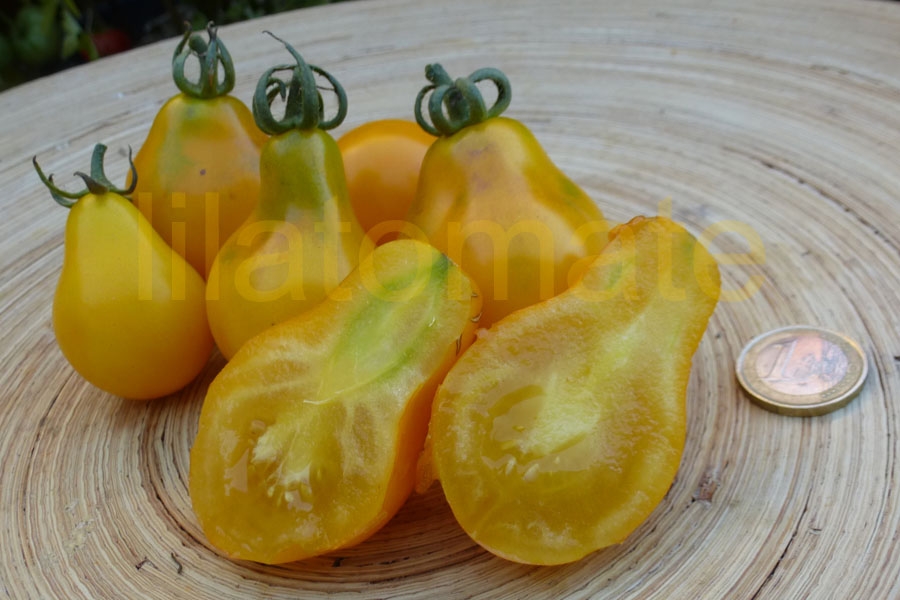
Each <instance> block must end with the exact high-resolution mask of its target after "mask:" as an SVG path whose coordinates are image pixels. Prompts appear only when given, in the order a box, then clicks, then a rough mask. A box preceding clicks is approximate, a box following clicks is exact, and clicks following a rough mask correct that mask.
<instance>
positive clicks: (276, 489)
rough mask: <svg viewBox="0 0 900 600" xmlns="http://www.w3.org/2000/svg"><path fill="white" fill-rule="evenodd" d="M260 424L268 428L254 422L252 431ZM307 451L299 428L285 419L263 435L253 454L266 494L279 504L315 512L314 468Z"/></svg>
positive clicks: (255, 466)
mask: <svg viewBox="0 0 900 600" xmlns="http://www.w3.org/2000/svg"><path fill="white" fill-rule="evenodd" d="M259 425H262V427H263V428H265V424H263V423H261V422H260V421H254V422H253V424H251V429H254V428H255V429H256V430H258V429H259ZM254 426H256V427H254ZM307 448H308V445H306V444H304V443H303V440H302V439H301V436H300V435H299V433H298V430H297V428H296V427H291V426H290V425H289V420H281V421H279V422H276V423H274V424H273V425H272V426H270V427H268V428H265V430H264V431H262V432H261V434H260V435H259V437H258V438H257V440H256V443H255V445H253V450H252V451H251V455H250V464H251V466H252V467H253V469H254V470H255V471H256V475H257V476H258V477H259V478H260V479H261V480H263V481H265V485H266V487H265V492H266V495H267V496H268V497H269V498H271V499H272V500H273V501H274V502H275V503H276V504H278V505H281V506H287V507H289V508H292V509H294V510H299V511H304V512H308V511H311V510H312V509H313V484H312V477H311V473H312V472H313V470H314V465H313V463H312V457H311V456H310V455H309V453H308V452H307V451H306V449H307Z"/></svg>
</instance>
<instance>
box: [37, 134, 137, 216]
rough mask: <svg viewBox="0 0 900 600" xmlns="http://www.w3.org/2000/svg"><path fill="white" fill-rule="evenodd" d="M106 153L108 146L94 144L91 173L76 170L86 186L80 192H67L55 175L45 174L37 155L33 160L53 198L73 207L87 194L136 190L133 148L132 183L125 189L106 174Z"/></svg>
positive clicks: (61, 204)
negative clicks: (54, 181) (58, 185)
mask: <svg viewBox="0 0 900 600" xmlns="http://www.w3.org/2000/svg"><path fill="white" fill-rule="evenodd" d="M105 155H106V146H104V145H103V144H97V145H96V146H94V153H93V155H92V156H91V174H90V175H87V174H85V173H82V172H81V171H76V173H75V175H76V176H78V177H81V179H82V180H83V181H84V184H85V186H86V188H85V189H84V190H82V191H80V192H67V191H65V190H63V189H60V188H59V187H57V186H56V184H55V183H53V175H50V176H47V175H44V172H43V171H42V170H41V167H40V165H38V162H37V157H36V156H35V157H34V158H32V159H31V162H32V163H33V164H34V168H35V170H36V171H37V174H38V177H40V178H41V181H43V182H44V185H46V186H47V188H48V189H49V190H50V195H51V196H53V199H54V200H56V201H57V202H58V203H59V204H60V206H64V207H66V208H72V206H74V205H75V203H76V202H78V200H79V198H81V197H83V196H86V195H87V194H94V195H100V194H106V193H110V192H111V193H113V194H119V195H121V196H127V195H129V194H131V193H132V192H133V191H134V188H135V186H137V169H136V168H135V167H134V162H133V161H132V160H131V148H130V147H129V148H128V165H129V167H130V168H131V185H130V186H128V187H127V188H124V189H123V188H117V187H116V186H115V185H113V184H112V182H110V180H109V178H108V177H107V176H106V173H105V172H104V170H103V157H104V156H105Z"/></svg>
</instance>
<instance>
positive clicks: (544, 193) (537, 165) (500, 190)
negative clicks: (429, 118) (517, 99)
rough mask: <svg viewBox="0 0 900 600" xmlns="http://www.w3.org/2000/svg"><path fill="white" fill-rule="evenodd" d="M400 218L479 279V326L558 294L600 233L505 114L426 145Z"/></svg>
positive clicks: (581, 200) (587, 201)
mask: <svg viewBox="0 0 900 600" xmlns="http://www.w3.org/2000/svg"><path fill="white" fill-rule="evenodd" d="M408 218H409V220H410V222H411V223H412V224H413V225H416V226H417V227H418V228H420V229H421V230H422V231H423V232H424V234H425V235H426V236H427V239H428V241H429V242H430V243H432V244H434V245H435V246H436V247H437V248H438V249H440V250H441V251H443V252H445V253H447V254H448V255H449V256H450V258H451V259H452V260H454V261H455V262H457V263H458V264H460V266H461V267H462V268H463V269H464V270H465V271H466V272H468V273H470V274H471V275H472V277H473V278H474V279H475V281H476V282H477V283H478V286H479V288H481V290H482V292H483V293H484V295H485V297H484V314H483V316H482V325H483V326H485V327H489V326H490V325H491V323H493V322H495V321H497V320H499V319H500V318H502V317H504V316H506V315H508V314H510V313H511V312H513V311H515V310H518V309H520V308H523V307H525V306H529V305H531V304H534V303H536V302H538V301H541V300H546V299H547V298H549V297H552V296H553V295H555V294H558V293H560V292H562V291H563V290H565V289H566V288H567V287H568V285H569V282H570V280H571V279H572V278H573V274H574V271H573V270H575V269H576V267H577V266H578V265H579V264H580V263H581V262H582V259H584V258H586V257H588V256H591V255H595V254H597V253H598V252H599V251H600V250H601V249H602V248H603V246H604V245H605V242H606V232H607V231H608V226H607V224H606V221H605V220H604V218H603V214H602V212H601V211H600V209H599V208H598V207H597V205H596V204H595V203H594V202H593V200H591V198H589V197H588V196H587V195H586V194H585V193H584V191H582V190H581V189H580V188H579V187H578V186H577V185H576V184H575V183H574V182H572V181H571V180H569V179H568V178H567V177H566V176H565V175H564V174H563V173H562V172H561V171H560V170H559V169H558V168H557V167H556V166H555V165H554V164H553V163H552V162H551V161H550V158H549V157H548V156H547V154H546V153H545V152H544V150H543V149H542V148H541V146H540V144H539V143H538V141H537V140H536V139H535V137H534V135H533V134H532V133H531V132H530V131H529V130H528V129H527V128H526V127H525V126H524V125H523V124H522V123H520V122H518V121H516V120H513V119H509V118H506V117H494V118H490V119H487V120H485V121H483V122H481V123H478V124H474V125H469V126H467V127H465V128H463V129H461V130H460V131H458V132H457V133H454V134H453V135H450V136H442V137H441V138H439V139H438V140H437V141H436V142H434V144H433V145H432V146H431V147H430V148H429V150H428V153H427V154H426V156H425V159H424V160H423V162H422V169H421V172H420V174H419V185H418V189H417V192H416V198H415V201H414V202H413V205H412V207H411V208H410V212H409V217H408Z"/></svg>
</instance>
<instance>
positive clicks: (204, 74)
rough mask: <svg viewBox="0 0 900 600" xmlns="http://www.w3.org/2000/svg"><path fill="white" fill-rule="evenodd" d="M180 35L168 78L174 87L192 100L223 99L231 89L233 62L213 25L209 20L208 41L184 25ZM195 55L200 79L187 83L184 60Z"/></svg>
mask: <svg viewBox="0 0 900 600" xmlns="http://www.w3.org/2000/svg"><path fill="white" fill-rule="evenodd" d="M186 26H187V28H186V29H185V32H184V36H183V37H182V38H181V42H179V43H178V46H177V47H176V48H175V54H174V56H173V57H172V78H173V79H174V80H175V85H176V86H178V89H179V90H181V92H182V93H184V94H185V95H187V96H191V97H193V98H202V99H209V98H217V97H219V96H224V95H225V94H227V93H228V92H230V91H231V90H232V88H234V63H233V62H232V60H231V55H230V54H229V53H228V49H227V48H225V44H223V43H222V40H220V39H219V37H218V35H217V34H216V26H215V24H214V23H213V22H212V21H210V22H209V23H208V24H207V26H206V32H207V35H208V36H209V41H208V42H207V41H206V40H204V39H203V37H202V36H201V35H200V34H199V33H195V32H193V31H191V26H190V25H189V24H186ZM191 56H196V57H197V58H198V59H199V61H200V77H199V78H198V80H197V81H188V79H187V76H186V75H185V73H184V66H185V63H186V62H187V60H188V58H190V57H191ZM220 64H221V65H222V74H223V76H224V79H223V80H222V81H219V65H220Z"/></svg>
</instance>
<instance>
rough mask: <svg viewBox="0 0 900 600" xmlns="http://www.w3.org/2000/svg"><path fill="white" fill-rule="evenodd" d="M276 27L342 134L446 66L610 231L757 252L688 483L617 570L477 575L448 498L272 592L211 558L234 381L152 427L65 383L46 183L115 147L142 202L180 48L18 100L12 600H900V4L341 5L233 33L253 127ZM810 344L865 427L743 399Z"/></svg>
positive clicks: (12, 145)
mask: <svg viewBox="0 0 900 600" xmlns="http://www.w3.org/2000/svg"><path fill="white" fill-rule="evenodd" d="M264 29H271V30H272V31H273V32H275V33H277V34H278V35H280V36H282V37H284V38H285V39H287V40H289V41H291V42H292V43H293V44H295V45H296V46H297V48H298V49H299V50H300V51H301V52H302V53H303V54H304V56H305V57H306V58H307V60H309V61H310V62H312V63H314V64H320V65H322V66H325V67H326V68H328V69H329V70H330V71H331V72H332V73H333V74H334V75H335V76H337V77H338V78H339V79H340V81H341V82H342V83H343V84H344V86H345V87H346V88H347V90H348V93H349V97H350V113H349V117H348V119H347V121H346V123H345V124H344V125H343V126H342V127H341V129H340V130H338V131H337V132H336V133H337V134H339V133H341V132H343V131H346V130H347V129H349V128H350V127H352V126H354V125H357V124H360V123H362V122H364V121H368V120H372V119H376V118H382V117H407V118H411V117H412V103H413V99H414V98H415V95H416V92H417V91H418V89H419V88H420V87H421V86H422V85H423V84H424V83H425V79H424V77H423V68H424V66H425V64H426V63H428V62H432V61H438V62H441V63H442V64H444V66H445V67H446V68H447V69H448V71H449V72H450V73H451V74H452V75H462V74H467V73H469V72H470V71H472V70H474V69H475V68H478V67H482V66H495V67H498V68H500V69H502V70H504V71H505V72H506V73H507V75H508V76H509V77H510V79H511V81H512V86H513V101H512V105H511V107H510V109H509V111H508V113H507V114H508V115H509V116H512V117H514V118H517V119H519V120H521V121H523V122H525V123H526V124H527V125H528V126H529V127H530V128H531V129H532V130H533V131H534V132H535V134H536V135H537V136H538V138H539V139H540V140H541V142H542V143H543V144H544V146H545V148H546V149H547V151H548V152H549V153H550V155H551V156H552V157H553V159H554V160H555V161H556V162H557V164H558V165H559V166H560V167H561V168H562V169H563V170H564V171H566V172H567V173H568V174H569V175H570V176H571V177H572V178H573V179H575V180H576V181H577V182H578V183H579V184H581V185H582V186H583V187H584V188H585V189H586V190H587V191H588V193H589V194H591V196H592V197H593V198H594V199H595V200H596V202H598V203H599V204H600V205H601V207H602V208H603V210H604V212H605V213H606V214H607V215H608V216H609V217H610V218H612V219H614V220H617V221H622V220H625V219H628V218H630V217H631V216H633V215H636V214H640V213H645V214H647V213H656V212H657V211H658V210H660V203H661V202H663V201H664V200H666V199H670V202H671V210H672V213H673V215H674V216H675V218H676V219H678V220H680V221H682V222H683V223H685V224H686V225H687V226H688V227H689V228H690V229H691V230H692V231H694V232H695V233H696V234H698V235H699V234H701V233H703V232H704V231H705V232H707V234H710V233H713V232H715V231H718V230H717V229H715V228H717V227H718V228H720V229H721V230H722V231H725V233H724V234H722V235H720V236H718V237H715V239H713V240H712V247H713V249H714V250H715V251H716V252H719V253H729V252H730V253H744V254H745V257H746V253H747V251H748V250H754V251H756V252H757V253H756V254H755V255H751V257H750V258H751V259H752V260H751V261H750V262H751V263H755V264H729V262H731V263H734V262H735V261H734V260H731V261H729V260H728V257H726V256H722V257H720V258H721V259H722V262H723V266H722V270H723V274H724V281H725V286H726V288H727V289H729V290H732V292H733V293H732V294H731V297H730V299H729V301H725V302H722V303H721V304H720V306H719V307H718V309H717V312H716V313H715V315H714V317H713V319H712V322H711V323H710V327H709V330H708V332H707V335H706V337H705V338H704V340H703V343H702V345H701V347H700V349H699V351H698V353H697V355H696V357H695V363H694V372H693V378H692V382H691V385H690V389H689V394H690V396H689V406H688V408H689V427H688V440H687V446H686V448H685V452H684V458H683V461H682V465H681V470H680V472H679V474H678V477H677V480H676V481H675V483H674V486H673V487H672V489H671V490H670V492H669V495H668V496H667V498H666V499H665V500H664V501H663V502H662V504H661V505H660V506H659V508H658V509H657V510H656V512H655V513H654V514H653V515H652V517H651V518H650V519H649V520H648V521H647V522H646V523H645V524H644V525H643V526H642V527H640V529H638V530H637V531H636V532H635V533H634V534H633V535H632V536H631V537H630V538H628V539H627V540H626V541H625V542H624V543H622V544H621V545H619V546H617V547H613V548H609V549H606V550H603V551H601V552H598V553H596V554H594V555H591V556H590V557H588V558H586V559H585V560H583V561H580V562H578V563H575V564H571V565H567V566H562V567H554V568H538V567H527V566H521V565H517V564H512V563H509V562H506V561H504V560H501V559H499V558H496V557H493V556H491V555H490V554H488V553H486V552H485V551H483V550H481V549H480V548H478V547H477V546H475V545H474V544H473V543H472V542H471V541H470V540H469V539H468V537H467V536H466V535H465V534H464V533H463V532H462V531H461V530H460V529H459V527H458V526H457V525H456V523H455V522H454V520H453V517H452V514H451V513H450V511H449V509H448V508H447V507H446V505H445V503H444V501H443V498H442V497H441V495H440V491H439V488H438V487H437V486H435V487H434V488H432V489H431V490H430V491H429V493H427V494H426V495H424V496H416V497H413V498H412V499H411V500H410V501H409V503H408V505H407V506H406V507H405V508H404V509H403V510H402V511H401V513H400V514H399V515H398V516H397V517H396V519H394V521H393V522H391V523H390V524H389V525H388V526H387V527H385V528H384V529H383V530H382V531H381V532H380V533H378V534H377V535H376V536H375V537H374V538H372V539H370V540H369V541H367V542H365V543H363V544H361V545H360V546H358V547H356V548H353V549H350V550H347V551H345V552H341V553H338V554H335V555H331V556H327V557H322V558H319V559H314V560H310V561H306V562H303V563H298V564H292V565H287V566H280V567H265V566H260V565H256V564H245V563H234V562H231V561H228V560H226V559H224V558H222V557H221V556H219V555H218V554H217V553H216V552H215V550H213V549H212V548H210V547H209V546H208V544H207V543H206V542H205V540H204V537H203V535H202V533H201V532H200V530H199V528H198V526H197V523H196V520H195V518H194V516H193V514H192V512H191V507H190V499H189V497H188V494H187V487H186V482H187V477H188V449H189V447H190V444H191V441H192V439H193V436H194V434H195V432H196V420H197V416H198V413H199V409H200V405H201V402H202V398H203V394H204V390H205V387H206V385H207V384H208V383H209V381H210V380H211V379H212V377H213V376H214V375H215V373H216V371H217V370H218V369H219V368H221V365H222V360H221V358H215V359H213V360H212V361H211V362H210V364H209V365H208V367H207V369H206V370H205V372H204V373H203V374H202V376H201V377H200V378H199V379H198V380H197V381H196V382H195V383H194V384H193V385H191V386H190V387H189V388H187V389H185V390H184V391H183V392H182V393H180V394H178V395H177V396H175V397H171V398H167V399H164V400H161V401H157V402H153V403H146V404H139V403H130V402H127V401H123V400H120V399H118V398H114V397H110V396H107V395H105V394H103V393H100V392H99V391H97V390H96V389H94V388H92V387H91V386H90V385H88V384H87V383H85V382H84V381H83V380H82V379H81V378H80V377H79V376H78V375H77V374H75V373H74V372H73V371H72V370H71V369H70V368H69V366H68V365H67V363H66V362H65V360H64V359H63V358H62V356H61V354H60V353H59V351H58V349H57V347H56V343H55V340H54V337H53V331H52V327H51V321H50V310H51V302H52V297H53V291H54V287H55V283H56V278H57V276H58V273H59V269H60V266H61V261H62V255H63V227H64V223H65V219H66V211H65V210H63V209H61V208H58V207H57V206H56V205H55V204H54V203H53V202H52V200H51V199H50V197H49V195H48V194H47V193H46V192H45V191H44V189H43V188H42V187H41V184H40V182H39V181H38V178H37V176H36V175H35V173H34V171H33V169H32V167H31V165H30V159H31V157H32V156H33V155H38V157H39V159H40V161H41V164H42V165H43V166H45V167H46V168H47V169H48V170H49V171H52V172H54V173H57V174H58V180H59V181H60V182H61V183H69V184H72V185H74V184H75V182H74V181H73V180H71V179H70V178H69V177H67V175H68V174H69V173H72V172H73V171H75V170H76V169H83V168H85V166H86V165H87V162H88V160H89V156H90V150H91V148H92V147H93V145H94V144H95V143H97V142H104V143H106V144H107V145H109V146H110V148H111V152H110V154H111V155H112V158H113V160H112V161H111V163H110V168H109V172H110V174H111V175H112V176H114V177H117V178H121V177H123V176H124V173H125V168H126V167H125V159H124V155H125V149H126V147H127V146H129V145H130V146H132V147H134V148H135V149H136V148H138V147H139V146H140V145H141V143H142V141H143V139H144V136H145V135H146V133H147V130H148V128H149V125H150V122H151V119H152V118H153V116H154V114H155V113H156V111H157V110H158V109H159V107H160V106H161V104H162V103H163V102H164V101H165V100H166V99H167V98H168V97H169V96H171V95H173V94H174V91H175V90H174V86H173V85H172V83H171V80H170V73H169V59H170V55H171V52H172V50H173V45H174V41H173V40H170V41H166V42H164V43H161V44H157V45H154V46H150V47H146V48H141V49H137V50H134V51H131V52H128V53H126V54H124V55H120V56H116V57H113V58H109V59H104V60H101V61H99V62H96V63H94V64H90V65H87V66H84V67H80V68H76V69H73V70H71V71H68V72H65V73H61V74H58V75H55V76H53V77H48V78H46V79H42V80H38V81H35V82H32V83H30V84H27V85H25V86H22V87H20V88H17V89H14V90H11V91H8V92H5V93H3V94H0V135H2V144H0V215H2V219H0V228H2V229H0V232H2V233H0V332H2V339H3V343H2V345H0V389H2V398H0V459H2V467H0V473H2V474H0V549H2V561H0V597H6V598H15V599H21V598H35V599H38V598H40V599H44V598H66V599H75V598H161V599H170V598H197V599H201V598H211V599H217V600H224V599H226V598H240V599H245V598H251V597H267V598H298V597H302V598H315V597H324V596H326V595H327V594H338V595H344V596H349V597H354V598H386V597H392V598H437V597H440V598H463V597H466V598H469V597H472V598H510V599H520V598H526V597H531V598H585V597H603V598H617V599H624V598H661V599H670V598H729V599H741V598H745V599H750V598H817V599H822V598H841V599H843V598H872V599H877V598H896V597H898V596H900V583H898V582H900V554H898V553H900V550H898V548H900V547H898V545H897V531H898V530H900V506H898V495H897V488H896V479H897V468H898V439H900V432H898V419H900V407H898V398H900V377H898V363H900V335H898V333H900V331H898V317H897V306H898V291H900V200H898V195H900V159H898V157H900V60H898V56H900V35H898V32H900V4H898V3H894V2H878V1H866V2H863V1H859V0H852V1H851V0H819V1H813V0H796V1H794V2H790V3H784V2H780V1H776V0H766V1H756V2H738V1H737V0H719V1H716V2H706V1H703V0H676V1H674V2H665V3H660V2H649V1H646V0H640V1H634V2H627V3H623V2H613V1H607V0H603V1H600V0H581V1H571V2H566V3H564V5H563V6H562V7H558V6H557V5H554V4H552V3H549V2H546V1H543V0H523V1H520V2H516V3H512V2H503V1H502V0H457V1H454V2H419V1H417V0H387V1H384V0H368V1H365V2H363V1H356V2H346V3H341V4H337V5H333V6H329V7H324V8H316V9H308V10H304V11H299V12H294V13H290V14H286V15H279V16H276V17H272V18H267V19H263V20H259V21H251V22H247V23H242V24H240V25H235V26H230V27H224V28H222V29H221V31H220V35H221V36H222V37H223V38H224V39H225V40H226V42H227V44H228V46H229V49H230V50H231V53H232V55H233V56H234V58H235V61H236V65H237V69H238V85H237V88H236V90H235V95H237V96H238V97H240V98H241V99H243V100H244V101H249V98H250V94H251V92H252V89H253V87H254V85H255V82H256V79H257V78H258V77H259V75H260V74H261V73H262V71H263V70H264V69H265V68H267V67H269V66H271V65H273V64H276V63H280V62H285V61H286V60H287V55H286V53H285V52H284V51H283V49H281V48H280V46H279V45H278V44H277V43H275V42H274V40H272V39H271V38H269V37H268V36H264V35H262V33H261V32H262V30H264ZM662 210H667V209H666V205H665V204H664V205H663V206H662ZM745 262H746V261H745ZM748 284H750V285H751V286H753V287H756V288H758V289H752V288H750V289H748V288H745V287H744V286H746V285H748ZM740 289H748V291H749V292H752V293H747V294H744V295H743V297H741V294H738V293H736V291H737V290H740ZM794 323H808V324H813V325H820V326H825V327H828V328H832V329H836V330H839V331H842V332H844V333H847V334H849V335H851V336H852V337H855V338H856V339H857V340H859V341H860V343H861V344H862V346H863V348H864V349H865V350H866V353H867V355H868V357H869V360H870V361H871V371H870V375H869V379H868V382H867V384H866V386H865V388H864V389H863V392H862V394H861V395H860V397H859V398H857V399H856V400H855V401H854V402H853V403H852V404H851V405H849V406H848V407H846V408H844V409H842V410H840V411H838V412H836V413H833V414H830V415H827V416H823V417H817V418H809V419H802V418H789V417H782V416H777V415H774V414H770V413H768V412H765V411H764V410H762V409H760V408H759V407H757V406H756V405H754V404H752V403H750V402H749V401H748V399H747V398H746V397H745V395H744V394H743V393H742V392H741V390H740V389H739V387H738V385H737V383H736V380H735V377H734V372H733V369H734V361H735V358H736V357H737V355H738V353H739V352H740V349H741V347H742V346H743V345H744V344H745V343H746V342H747V341H748V340H749V339H751V338H752V337H753V336H755V335H756V334H757V333H760V332H762V331H764V330H767V329H770V328H774V327H777V326H782V325H787V324H794ZM650 375H652V374H648V376H650Z"/></svg>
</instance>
